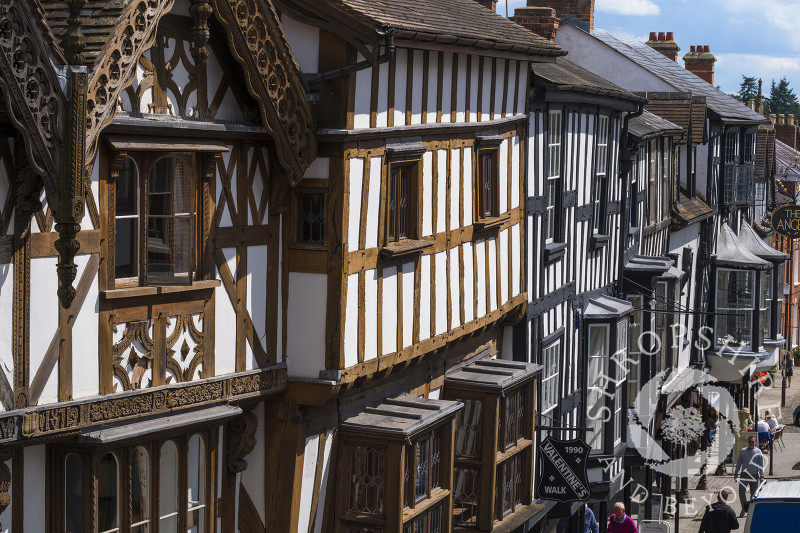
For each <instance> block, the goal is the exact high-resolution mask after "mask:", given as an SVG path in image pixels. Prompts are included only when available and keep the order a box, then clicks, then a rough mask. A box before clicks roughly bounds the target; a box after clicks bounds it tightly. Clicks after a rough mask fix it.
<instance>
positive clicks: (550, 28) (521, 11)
mask: <svg viewBox="0 0 800 533" xmlns="http://www.w3.org/2000/svg"><path fill="white" fill-rule="evenodd" d="M508 18H509V19H510V20H513V21H514V22H516V23H517V24H519V25H520V26H522V27H523V28H525V29H528V30H530V31H532V32H533V33H535V34H536V35H539V36H541V37H544V38H545V39H547V40H548V41H551V42H552V41H554V40H555V38H556V32H557V31H558V18H557V17H556V10H555V9H553V8H552V7H518V8H517V9H515V10H514V16H513V17H508Z"/></svg>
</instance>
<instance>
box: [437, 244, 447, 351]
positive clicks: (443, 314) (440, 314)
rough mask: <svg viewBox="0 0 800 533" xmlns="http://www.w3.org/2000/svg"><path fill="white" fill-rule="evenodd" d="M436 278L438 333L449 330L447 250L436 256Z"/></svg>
mask: <svg viewBox="0 0 800 533" xmlns="http://www.w3.org/2000/svg"><path fill="white" fill-rule="evenodd" d="M435 257H436V258H435V260H434V261H435V262H436V279H435V280H434V288H435V289H436V335H440V334H442V333H444V332H445V331H447V252H439V253H438V254H436V256H435Z"/></svg>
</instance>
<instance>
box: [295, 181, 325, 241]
mask: <svg viewBox="0 0 800 533" xmlns="http://www.w3.org/2000/svg"><path fill="white" fill-rule="evenodd" d="M297 242H298V243H299V244H316V245H322V244H325V195H324V194H323V193H300V194H298V195H297Z"/></svg>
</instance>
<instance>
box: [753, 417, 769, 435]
mask: <svg viewBox="0 0 800 533" xmlns="http://www.w3.org/2000/svg"><path fill="white" fill-rule="evenodd" d="M756 431H759V432H760V431H769V424H767V423H766V422H764V420H759V421H758V422H756Z"/></svg>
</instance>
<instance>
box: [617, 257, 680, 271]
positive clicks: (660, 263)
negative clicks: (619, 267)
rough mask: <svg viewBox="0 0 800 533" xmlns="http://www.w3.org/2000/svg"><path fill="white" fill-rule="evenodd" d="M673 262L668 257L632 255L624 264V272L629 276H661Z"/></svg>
mask: <svg viewBox="0 0 800 533" xmlns="http://www.w3.org/2000/svg"><path fill="white" fill-rule="evenodd" d="M673 264H674V261H673V260H672V259H670V258H669V257H659V256H653V255H634V256H633V257H631V259H630V261H628V262H627V263H625V272H626V273H630V274H663V273H664V272H666V271H667V270H668V269H669V268H670V267H671V266H672V265H673Z"/></svg>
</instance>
